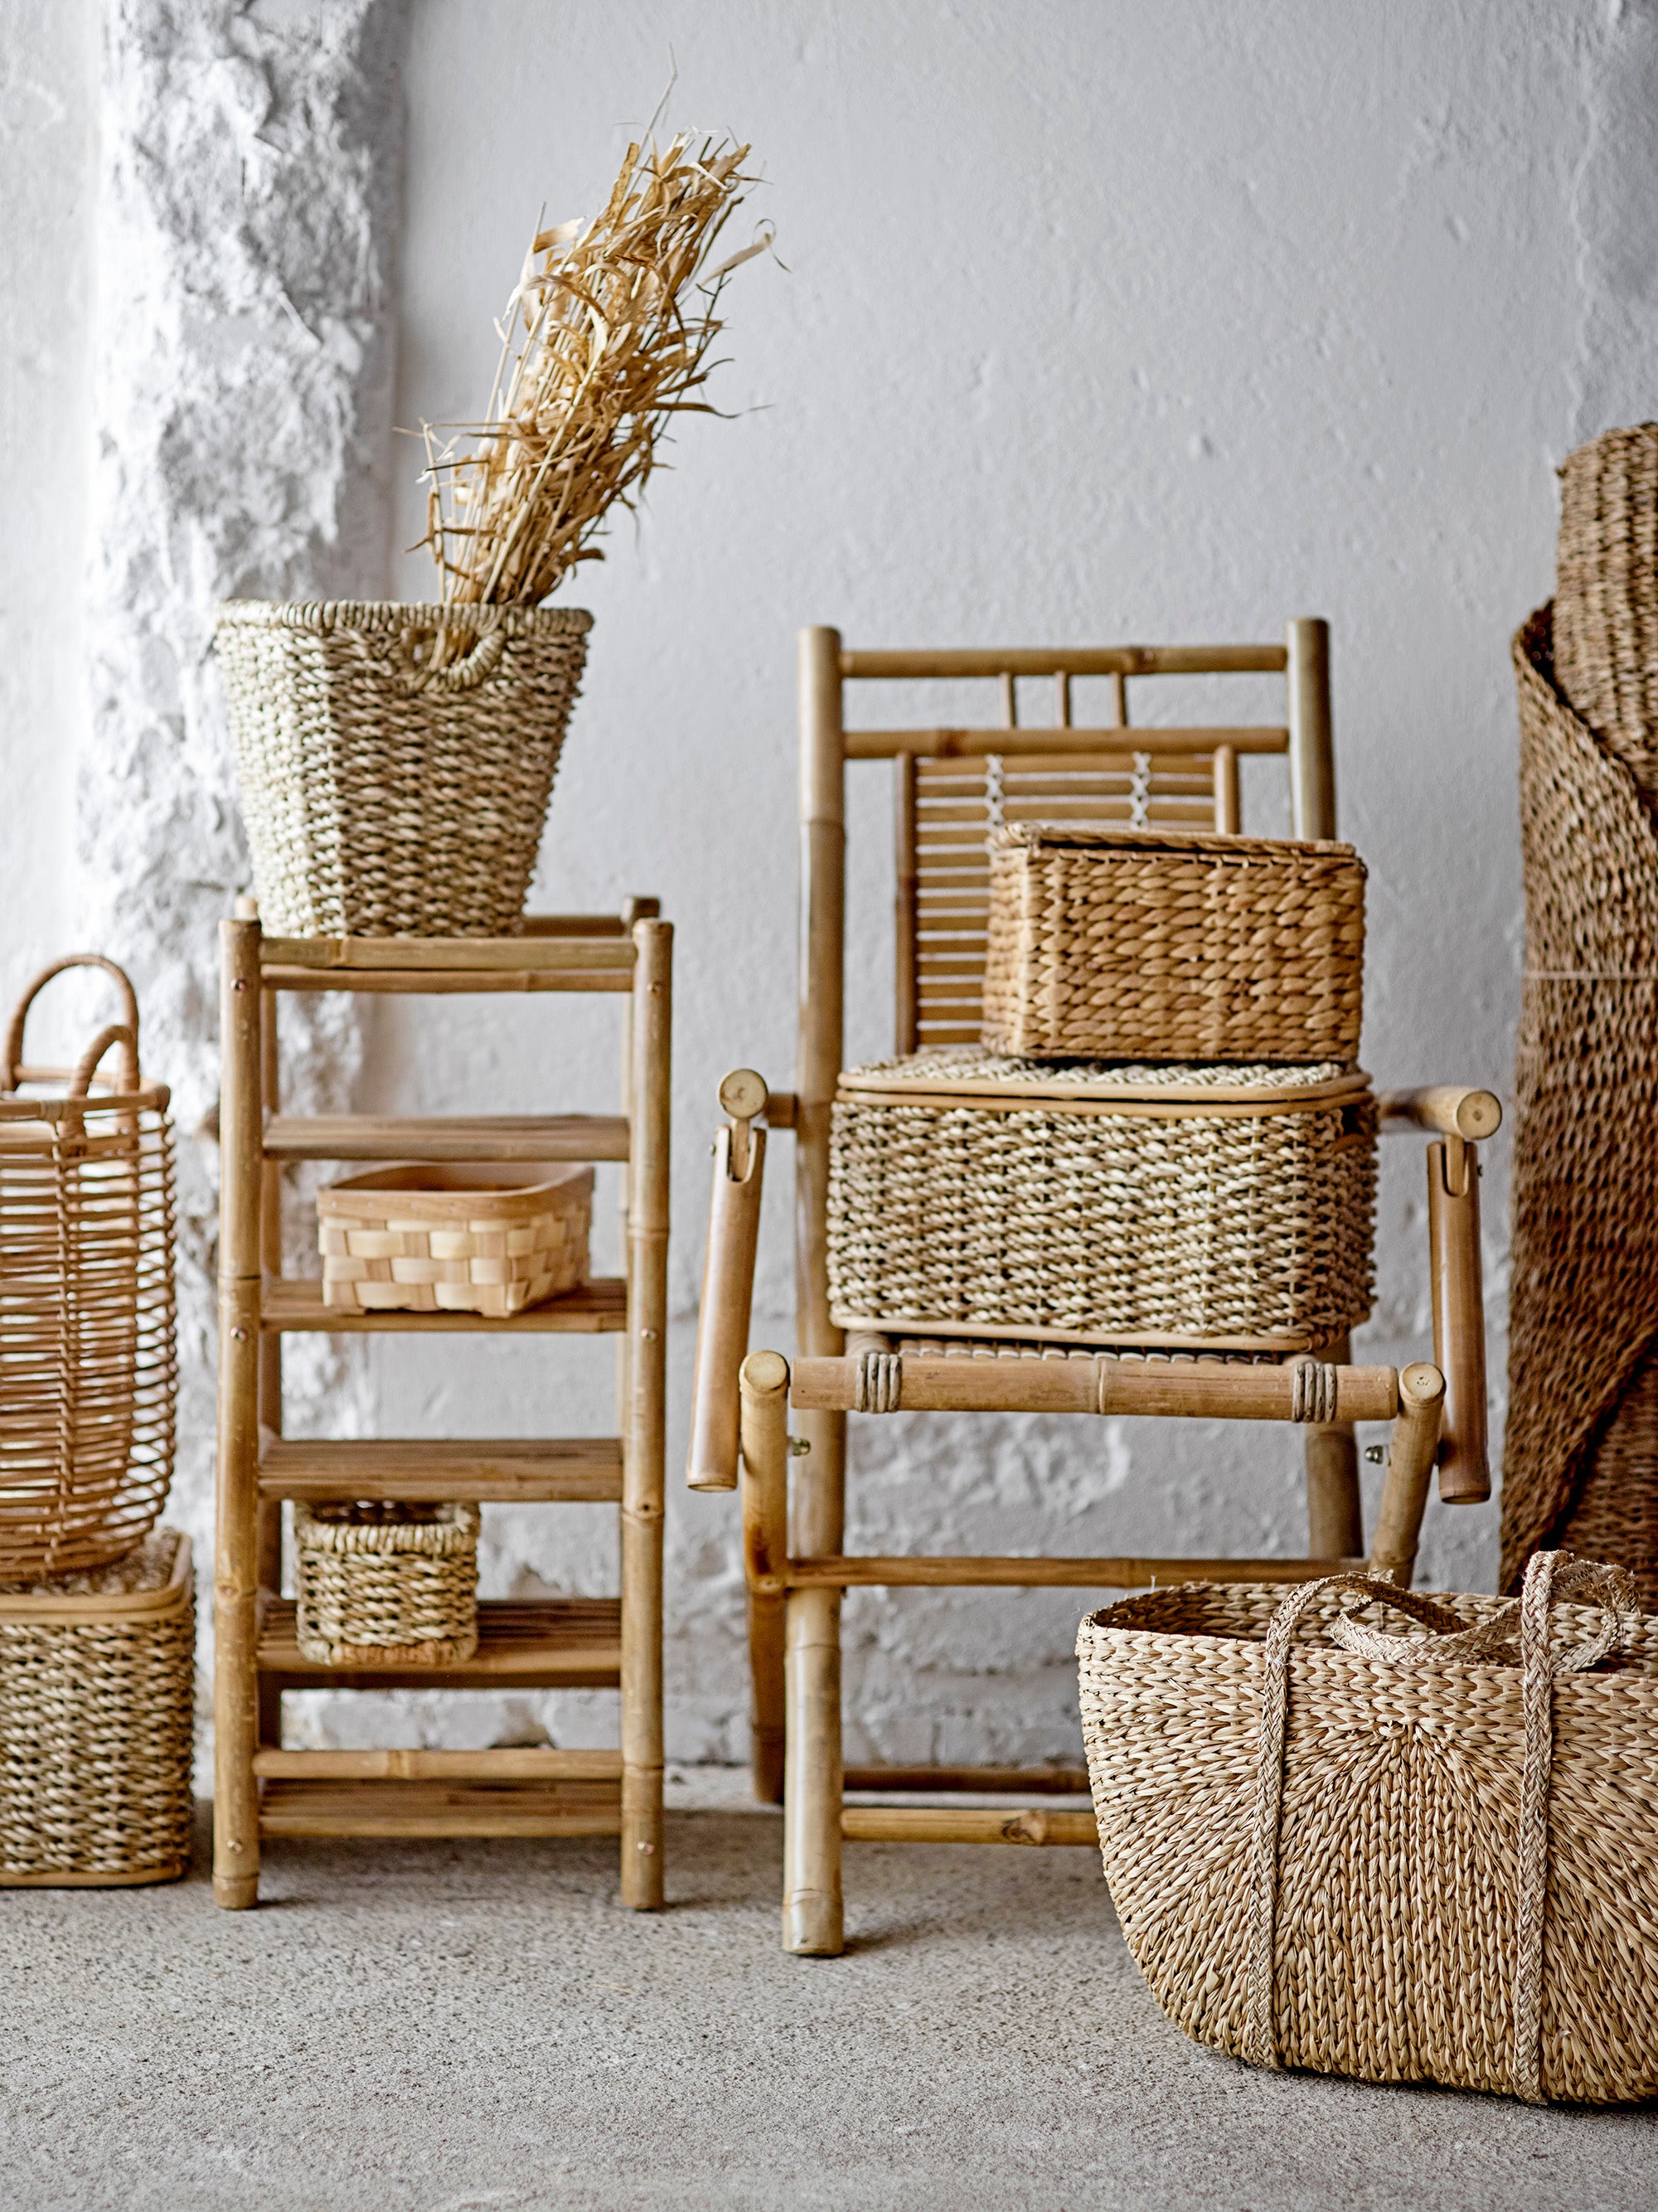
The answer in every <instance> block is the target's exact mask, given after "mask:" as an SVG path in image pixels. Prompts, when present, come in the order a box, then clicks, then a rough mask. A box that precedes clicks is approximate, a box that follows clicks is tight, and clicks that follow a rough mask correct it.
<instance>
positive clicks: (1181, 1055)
mask: <svg viewBox="0 0 1658 2212" xmlns="http://www.w3.org/2000/svg"><path fill="white" fill-rule="evenodd" d="M1363 983H1364V863H1363V861H1362V860H1360V859H1359V857H1358V855H1357V853H1355V852H1354V850H1353V848H1352V847H1351V845H1337V844H1311V843H1308V844H1292V843H1290V842H1286V841H1283V840H1274V839H1267V838H1264V837H1221V836H1203V835H1200V834H1198V833H1195V832H1193V833H1184V832H1181V831H1178V830H1161V829H1060V828H1052V829H1050V828H1045V827H1043V826H1042V824H1040V823H1022V824H1020V825H1019V826H1018V827H1017V828H1012V829H999V830H997V831H995V832H993V835H992V837H991V841H990V921H989V941H988V945H987V952H986V957H985V987H984V1033H983V1034H984V1042H985V1045H986V1047H987V1048H988V1049H990V1050H992V1051H995V1052H1006V1053H1017V1054H1023V1055H1029V1056H1035V1057H1036V1058H1039V1059H1040V1058H1076V1059H1080V1060H1284V1061H1290V1062H1297V1061H1307V1060H1337V1061H1339V1062H1340V1063H1341V1064H1342V1065H1343V1066H1348V1065H1351V1064H1353V1063H1355V1062H1356V1061H1357V1057H1358V1035H1359V1024H1360V1019H1361V1016H1362V1014H1363Z"/></svg>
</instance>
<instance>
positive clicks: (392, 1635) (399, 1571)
mask: <svg viewBox="0 0 1658 2212" xmlns="http://www.w3.org/2000/svg"><path fill="white" fill-rule="evenodd" d="M481 1518H482V1516H480V1514H479V1512H478V1509H477V1506H476V1505H472V1504H453V1505H451V1504H445V1505H403V1504H360V1505H304V1504H298V1505H295V1508H294V1553H295V1563H296V1589H297V1594H298V1602H297V1605H296V1607H295V1620H296V1630H297V1635H298V1641H299V1646H300V1650H301V1655H302V1656H304V1657H305V1658H307V1659H310V1660H313V1661H316V1662H320V1663H321V1664H322V1665H324V1666H329V1667H445V1666H451V1665H453V1664H455V1663H456V1662H459V1661H460V1660H463V1659H470V1658H471V1656H472V1655H473V1653H474V1652H475V1651H476V1650H477V1641H478V1632H477V1559H478V1528H479V1525H480V1522H481Z"/></svg>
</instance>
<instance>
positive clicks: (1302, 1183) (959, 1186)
mask: <svg viewBox="0 0 1658 2212" xmlns="http://www.w3.org/2000/svg"><path fill="white" fill-rule="evenodd" d="M1375 1201H1376V1104H1375V1101H1374V1099H1373V1098H1372V1097H1371V1094H1370V1079H1369V1077H1368V1076H1365V1075H1363V1074H1359V1073H1353V1072H1351V1071H1348V1070H1345V1069H1343V1068H1340V1067H1338V1066H1335V1065H1334V1064H1333V1063H1330V1062H1327V1063H1324V1064H1321V1065H1319V1064H1315V1065H1313V1066H1302V1067H1291V1068H1279V1067H1247V1066H1245V1067H1235V1066H1174V1065H1170V1066H1139V1067H1136V1066H1096V1065H1094V1064H1091V1063H1089V1062H1082V1063H1070V1064H1048V1065H1042V1064H1041V1063H1035V1062H1030V1061H1022V1060H1009V1059H1004V1058H999V1057H996V1056H994V1055H993V1054H987V1053H980V1052H975V1051H974V1050H973V1049H972V1048H966V1049H964V1050H960V1051H950V1050H945V1051H938V1052H932V1053H922V1054H915V1055H914V1056H913V1057H911V1058H909V1059H907V1060H886V1061H881V1062H878V1063H877V1064H876V1065H874V1066H869V1067H861V1068H854V1069H852V1070H850V1071H849V1072H848V1073H846V1074H845V1075H843V1076H842V1077H841V1084H840V1089H839V1092H838V1095H837V1097H836V1099H835V1109H834V1115H833V1121H832V1135H831V1143H830V1154H829V1301H830V1306H831V1309H832V1310H833V1313H834V1316H835V1322H837V1324H838V1325H839V1326H841V1328H876V1329H890V1328H899V1329H902V1330H904V1331H908V1332H924V1333H927V1334H938V1335H957V1336H972V1335H975V1334H983V1333H985V1332H987V1331H989V1332H993V1333H995V1334H999V1335H1005V1336H1011V1337H1014V1338H1024V1339H1028V1340H1033V1341H1040V1342H1053V1343H1064V1342H1080V1343H1098V1344H1120V1345H1145V1346H1170V1347H1177V1346H1192V1347H1209V1348H1212V1349H1215V1350H1237V1351H1251V1350H1257V1349H1260V1350H1277V1351H1282V1352H1291V1351H1296V1350H1309V1349H1313V1348H1316V1347H1317V1346H1321V1345H1323V1344H1326V1343H1327V1342H1328V1341H1329V1340H1331V1339H1332V1338H1333V1337H1338V1336H1340V1335H1342V1334H1344V1333H1345V1331H1346V1330H1348V1329H1350V1328H1355V1327H1357V1324H1358V1323H1359V1322H1362V1321H1363V1319H1364V1318H1365V1316H1367V1315H1368V1313H1369V1312H1370V1299H1371V1295H1372V1277H1371V1237H1372V1227H1373V1217H1374V1212H1375Z"/></svg>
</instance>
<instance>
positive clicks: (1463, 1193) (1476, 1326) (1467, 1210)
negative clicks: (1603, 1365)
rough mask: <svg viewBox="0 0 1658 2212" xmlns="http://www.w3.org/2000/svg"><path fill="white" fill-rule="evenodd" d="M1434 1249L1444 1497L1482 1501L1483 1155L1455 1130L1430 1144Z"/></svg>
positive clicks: (1451, 1501) (1452, 1501)
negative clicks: (1442, 1405)
mask: <svg viewBox="0 0 1658 2212" xmlns="http://www.w3.org/2000/svg"><path fill="white" fill-rule="evenodd" d="M1428 1257H1429V1267H1430V1273H1431V1278H1432V1286H1433V1320H1434V1362H1435V1364H1436V1366H1437V1367H1438V1368H1439V1370H1440V1371H1441V1372H1442V1374H1443V1376H1444V1377H1445V1409H1444V1416H1443V1419H1442V1425H1441V1428H1440V1435H1439V1447H1438V1464H1439V1496H1440V1502H1441V1504H1445V1505H1478V1504H1483V1503H1484V1501H1485V1499H1486V1498H1489V1497H1490V1496H1491V1467H1490V1463H1489V1461H1488V1458H1487V1454H1486V1431H1485V1419H1486V1407H1485V1279H1484V1266H1483V1261H1482V1259H1481V1255H1480V1249H1479V1149H1478V1147H1477V1146H1473V1145H1471V1144H1468V1143H1467V1142H1465V1141H1464V1139H1462V1138H1461V1136H1459V1135H1457V1134H1455V1133H1454V1132H1453V1133H1447V1134H1446V1135H1444V1136H1443V1137H1442V1138H1440V1139H1439V1140H1438V1141H1437V1142H1436V1143H1435V1144H1431V1145H1430V1146H1428Z"/></svg>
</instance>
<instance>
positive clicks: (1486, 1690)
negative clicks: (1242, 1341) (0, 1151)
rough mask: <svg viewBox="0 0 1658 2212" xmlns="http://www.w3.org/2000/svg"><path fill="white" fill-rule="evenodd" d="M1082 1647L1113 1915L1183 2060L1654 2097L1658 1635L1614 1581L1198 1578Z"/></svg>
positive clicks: (1145, 1602)
mask: <svg viewBox="0 0 1658 2212" xmlns="http://www.w3.org/2000/svg"><path fill="white" fill-rule="evenodd" d="M1355 1598H1357V1600H1358V1601H1360V1602H1363V1601H1369V1600H1376V1601H1382V1602H1385V1604H1386V1605H1387V1606H1388V1607H1391V1608H1394V1609H1396V1611H1397V1612H1399V1613H1405V1614H1407V1615H1409V1616H1410V1619H1409V1620H1407V1621H1406V1624H1405V1626H1406V1633H1405V1634H1403V1635H1394V1634H1391V1633H1384V1632H1382V1628H1381V1626H1369V1625H1367V1624H1365V1623H1363V1622H1361V1621H1360V1620H1357V1619H1356V1618H1353V1617H1352V1615H1351V1611H1349V1612H1345V1613H1344V1609H1343V1604H1344V1600H1345V1603H1346V1606H1347V1607H1349V1608H1351V1607H1352V1606H1353V1603H1354V1600H1355ZM1562 1600H1564V1601H1567V1602H1561V1601H1562ZM1574 1601H1576V1602H1574ZM1390 1626H1391V1624H1390ZM1077 1652H1078V1661H1079V1662H1080V1686H1081V1697H1082V1716H1083V1731H1084V1736H1085V1738H1086V1740H1087V1746H1088V1764H1089V1772H1090V1778H1091V1780H1092V1784H1093V1792H1094V1807H1095V1811H1096V1815H1097V1818H1098V1821H1099V1832H1100V1848H1101V1851H1102V1855H1103V1857H1104V1862H1105V1874H1106V1879H1107V1881H1108V1883H1109V1885H1110V1889H1111V1898H1112V1902H1113V1904H1114V1906H1115V1907H1116V1911H1117V1917H1118V1920H1119V1922H1120V1923H1121V1927H1122V1931H1123V1935H1124V1937H1125V1938H1126V1940H1127V1944H1128V1948H1129V1950H1130V1951H1131V1952H1132V1954H1133V1958H1134V1961H1135V1964H1136V1965H1137V1966H1139V1970H1140V1972H1141V1973H1142V1974H1143V1975H1144V1976H1145V1979H1146V1981H1147V1982H1148V1983H1149V1984H1150V1985H1151V1991H1152V1994H1153V1995H1154V1996H1156V1998H1157V2002H1158V2003H1159V2004H1160V2005H1161V2006H1162V2007H1163V2011H1164V2012H1165V2013H1167V2014H1168V2015H1169V2018H1170V2019H1171V2020H1172V2021H1175V2024H1176V2025H1177V2026H1178V2027H1181V2029H1183V2030H1184V2032H1185V2033H1187V2035H1189V2036H1191V2037H1193V2039H1195V2040H1196V2041H1198V2042H1199V2043H1203V2044H1206V2045H1209V2046H1210V2048H1211V2049H1212V2050H1216V2051H1224V2052H1226V2053H1227V2054H1228V2055H1229V2056H1230V2057H1236V2058H1244V2059H1248V2060H1250V2061H1252V2062H1253V2063H1255V2064H1257V2065H1266V2066H1304V2067H1310V2068H1314V2069H1316V2070H1318V2071H1319V2072H1321V2073H1328V2074H1343V2075H1352V2076H1356V2077H1357V2078H1359V2079H1362V2080H1364V2081H1439V2082H1442V2083H1445V2084H1447V2085H1448V2086H1452V2087H1462V2088H1471V2089H1494V2090H1502V2091H1507V2092H1509V2093H1512V2094H1515V2095H1517V2096H1521V2097H1524V2098H1527V2099H1528V2100H1533V2101H1540V2100H1543V2099H1546V2098H1560V2099H1567V2100H1574V2101H1582V2102H1584V2103H1592V2104H1609V2103H1615V2102H1623V2101H1625V2100H1636V2099H1638V2098H1645V2097H1649V2096H1652V2095H1653V2094H1654V2093H1658V1858H1655V1855H1654V1852H1653V1850H1652V1799H1653V1784H1654V1776H1655V1772H1658V1748H1655V1747H1658V1620H1654V1619H1652V1618H1650V1617H1643V1616H1637V1614H1636V1613H1635V1612H1634V1610H1633V1601H1632V1589H1631V1582H1630V1577H1629V1576H1628V1575H1627V1573H1626V1572H1625V1570H1623V1569H1622V1568H1609V1567H1600V1566H1595V1565H1591V1564H1589V1563H1588V1562H1586V1561H1578V1560H1574V1559H1572V1557H1571V1554H1570V1553H1565V1552H1560V1553H1547V1552H1544V1553H1536V1554H1535V1555H1534V1556H1533V1559H1532V1560H1531V1563H1530V1565H1529V1566H1528V1568H1527V1573H1526V1581H1525V1589H1524V1592H1523V1595H1521V1597H1520V1598H1519V1599H1518V1600H1506V1601H1505V1600H1503V1599H1498V1598H1488V1597H1440V1596H1436V1597H1434V1598H1433V1599H1431V1600H1430V1599H1427V1598H1424V1597H1421V1596H1418V1595H1413V1594H1412V1593H1411V1592H1409V1591H1406V1590H1401V1589H1394V1588H1393V1587H1392V1586H1391V1585H1389V1584H1388V1583H1382V1582H1379V1581H1372V1580H1370V1578H1369V1577H1362V1576H1336V1577H1332V1578H1331V1579H1330V1580H1329V1581H1327V1582H1323V1583H1311V1584H1307V1585H1305V1586H1303V1588H1302V1589H1299V1590H1297V1591H1294V1592H1293V1593H1292V1594H1291V1595H1290V1596H1288V1597H1287V1598H1286V1597H1285V1595H1284V1592H1283V1590H1282V1589H1267V1588H1262V1587H1260V1586H1258V1585H1257V1586H1251V1585H1247V1584H1234V1585H1231V1586H1230V1587H1220V1586H1215V1585H1209V1584H1202V1583H1197V1584H1188V1585H1187V1587H1185V1588H1184V1589H1159V1590H1153V1591H1151V1593H1149V1595H1142V1596H1139V1597H1133V1598H1129V1599H1127V1601H1125V1602H1123V1603H1121V1604H1120V1605H1114V1606H1108V1607H1106V1609H1105V1610H1104V1611H1103V1612H1102V1613H1093V1614H1091V1615H1090V1616H1089V1617H1088V1618H1087V1619H1086V1620H1084V1622H1083V1624H1082V1628H1081V1632H1080V1633H1079V1635H1078V1643H1077Z"/></svg>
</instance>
